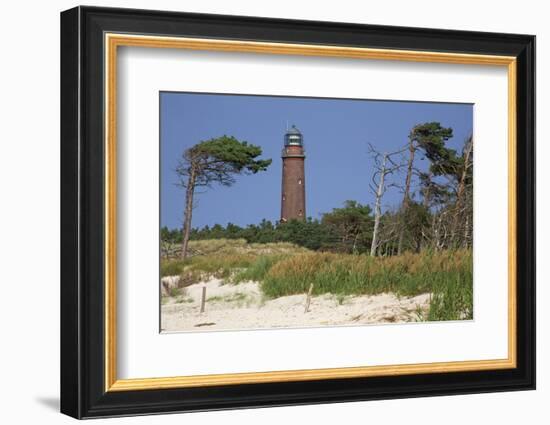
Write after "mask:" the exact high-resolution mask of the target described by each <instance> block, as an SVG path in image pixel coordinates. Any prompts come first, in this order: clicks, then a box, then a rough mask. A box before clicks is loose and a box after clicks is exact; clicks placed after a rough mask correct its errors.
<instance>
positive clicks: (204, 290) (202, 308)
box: [201, 285, 206, 313]
mask: <svg viewBox="0 0 550 425" xmlns="http://www.w3.org/2000/svg"><path fill="white" fill-rule="evenodd" d="M205 304H206V285H205V286H203V287H202V296H201V313H204V306H205Z"/></svg>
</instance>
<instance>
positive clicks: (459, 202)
mask: <svg viewBox="0 0 550 425" xmlns="http://www.w3.org/2000/svg"><path fill="white" fill-rule="evenodd" d="M472 147H473V143H472V138H471V137H470V139H469V140H468V144H467V145H466V149H465V150H464V166H463V168H462V175H461V176H460V183H459V184H458V191H457V194H456V210H455V215H454V220H453V228H452V236H451V241H452V243H453V244H454V245H455V246H460V245H461V243H460V241H456V242H455V236H456V235H457V234H460V233H461V232H460V231H459V230H458V226H459V224H460V221H461V220H460V217H461V213H462V209H463V205H464V191H465V189H466V177H467V175H468V169H469V168H470V156H471V154H472Z"/></svg>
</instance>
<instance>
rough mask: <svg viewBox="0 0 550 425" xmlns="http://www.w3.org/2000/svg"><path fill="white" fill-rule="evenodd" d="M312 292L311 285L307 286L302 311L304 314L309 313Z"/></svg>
mask: <svg viewBox="0 0 550 425" xmlns="http://www.w3.org/2000/svg"><path fill="white" fill-rule="evenodd" d="M312 292H313V283H312V284H310V285H309V291H307V298H306V308H305V309H304V313H307V312H308V311H309V304H310V303H311V293H312Z"/></svg>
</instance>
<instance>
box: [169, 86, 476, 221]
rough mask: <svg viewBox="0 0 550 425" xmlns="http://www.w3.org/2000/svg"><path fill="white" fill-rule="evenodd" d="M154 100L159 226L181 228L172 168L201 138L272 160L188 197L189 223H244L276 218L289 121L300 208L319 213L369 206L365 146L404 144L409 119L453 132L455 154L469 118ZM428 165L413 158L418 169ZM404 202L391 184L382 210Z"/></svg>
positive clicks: (212, 99) (377, 104)
mask: <svg viewBox="0 0 550 425" xmlns="http://www.w3.org/2000/svg"><path fill="white" fill-rule="evenodd" d="M160 105H161V110H160V118H161V133H160V137H161V148H160V150H161V151H160V154H161V201H160V202H161V225H162V226H168V227H170V228H174V227H181V224H182V221H183V205H184V199H185V198H184V196H185V193H184V189H182V188H180V187H178V186H176V184H175V183H176V182H177V178H176V174H175V172H174V169H175V167H176V164H177V162H178V159H179V158H180V157H181V154H182V152H183V151H184V150H185V149H187V148H188V147H190V146H192V145H194V144H196V143H198V142H200V141H202V140H207V139H210V138H213V137H219V136H222V135H224V134H225V135H228V136H234V137H236V138H237V139H239V140H246V141H248V142H249V143H253V144H255V145H259V146H261V147H262V149H263V155H262V157H263V158H272V159H273V163H272V164H271V166H270V167H269V169H268V170H267V171H266V172H262V173H258V174H256V175H243V176H237V182H236V183H235V185H233V186H232V187H221V186H214V188H213V189H210V190H208V191H206V192H204V193H202V194H198V195H196V197H195V199H196V209H195V210H194V212H193V227H202V226H204V225H209V226H212V225H213V224H216V223H220V224H223V225H225V224H227V223H228V222H231V223H235V224H238V225H247V224H252V223H258V222H259V221H261V219H262V218H265V219H268V220H272V221H273V222H275V221H276V220H278V219H279V214H280V194H281V193H280V192H281V168H282V162H281V149H282V147H283V136H284V133H285V130H286V126H287V122H288V124H289V125H292V124H295V125H296V126H297V127H298V128H299V129H300V131H301V132H302V134H303V135H304V140H305V148H306V160H305V172H306V210H307V215H308V216H310V217H313V218H320V216H321V214H322V213H323V212H328V211H330V210H332V208H335V207H339V206H341V205H342V204H343V202H344V201H345V200H348V199H353V200H357V201H359V202H361V203H363V204H369V205H371V206H372V205H373V201H374V195H373V194H372V192H371V191H370V190H369V183H370V182H371V177H372V174H373V172H374V168H373V164H374V162H373V160H372V159H371V157H370V156H369V153H368V143H371V144H372V145H374V146H375V147H376V149H378V150H380V151H393V150H396V149H398V148H400V147H402V146H404V145H405V144H406V143H407V135H408V134H409V131H410V129H411V128H412V127H413V126H414V125H416V124H419V123H424V122H429V121H439V122H440V123H441V124H442V125H443V126H445V127H452V128H453V131H454V137H453V138H452V139H451V140H449V142H448V146H450V147H453V148H456V149H458V150H459V151H460V149H462V145H463V142H464V139H465V138H466V137H467V136H468V135H469V134H470V133H471V132H472V121H473V105H471V104H451V103H425V102H398V101H377V100H351V99H320V98H299V97H275V96H248V95H216V94H202V93H175V92H161V93H160ZM426 163H427V161H422V160H421V159H420V158H419V159H418V160H417V165H418V166H419V167H420V168H422V167H425V166H426V165H427V164H426ZM394 178H395V179H397V180H400V181H402V180H403V178H401V177H400V176H394ZM401 198H402V194H401V193H400V192H399V191H398V190H397V189H390V190H389V191H388V192H387V194H386V196H385V197H384V200H383V206H384V208H385V209H387V208H390V207H392V206H393V207H395V206H397V205H398V203H399V202H400V200H401Z"/></svg>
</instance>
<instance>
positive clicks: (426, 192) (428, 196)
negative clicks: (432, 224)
mask: <svg viewBox="0 0 550 425" xmlns="http://www.w3.org/2000/svg"><path fill="white" fill-rule="evenodd" d="M432 177H433V173H432V172H431V170H430V171H429V173H428V185H427V186H426V187H425V188H424V202H423V204H424V208H426V210H428V209H429V208H430V202H431V196H432V193H431V192H432V191H431V189H432Z"/></svg>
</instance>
